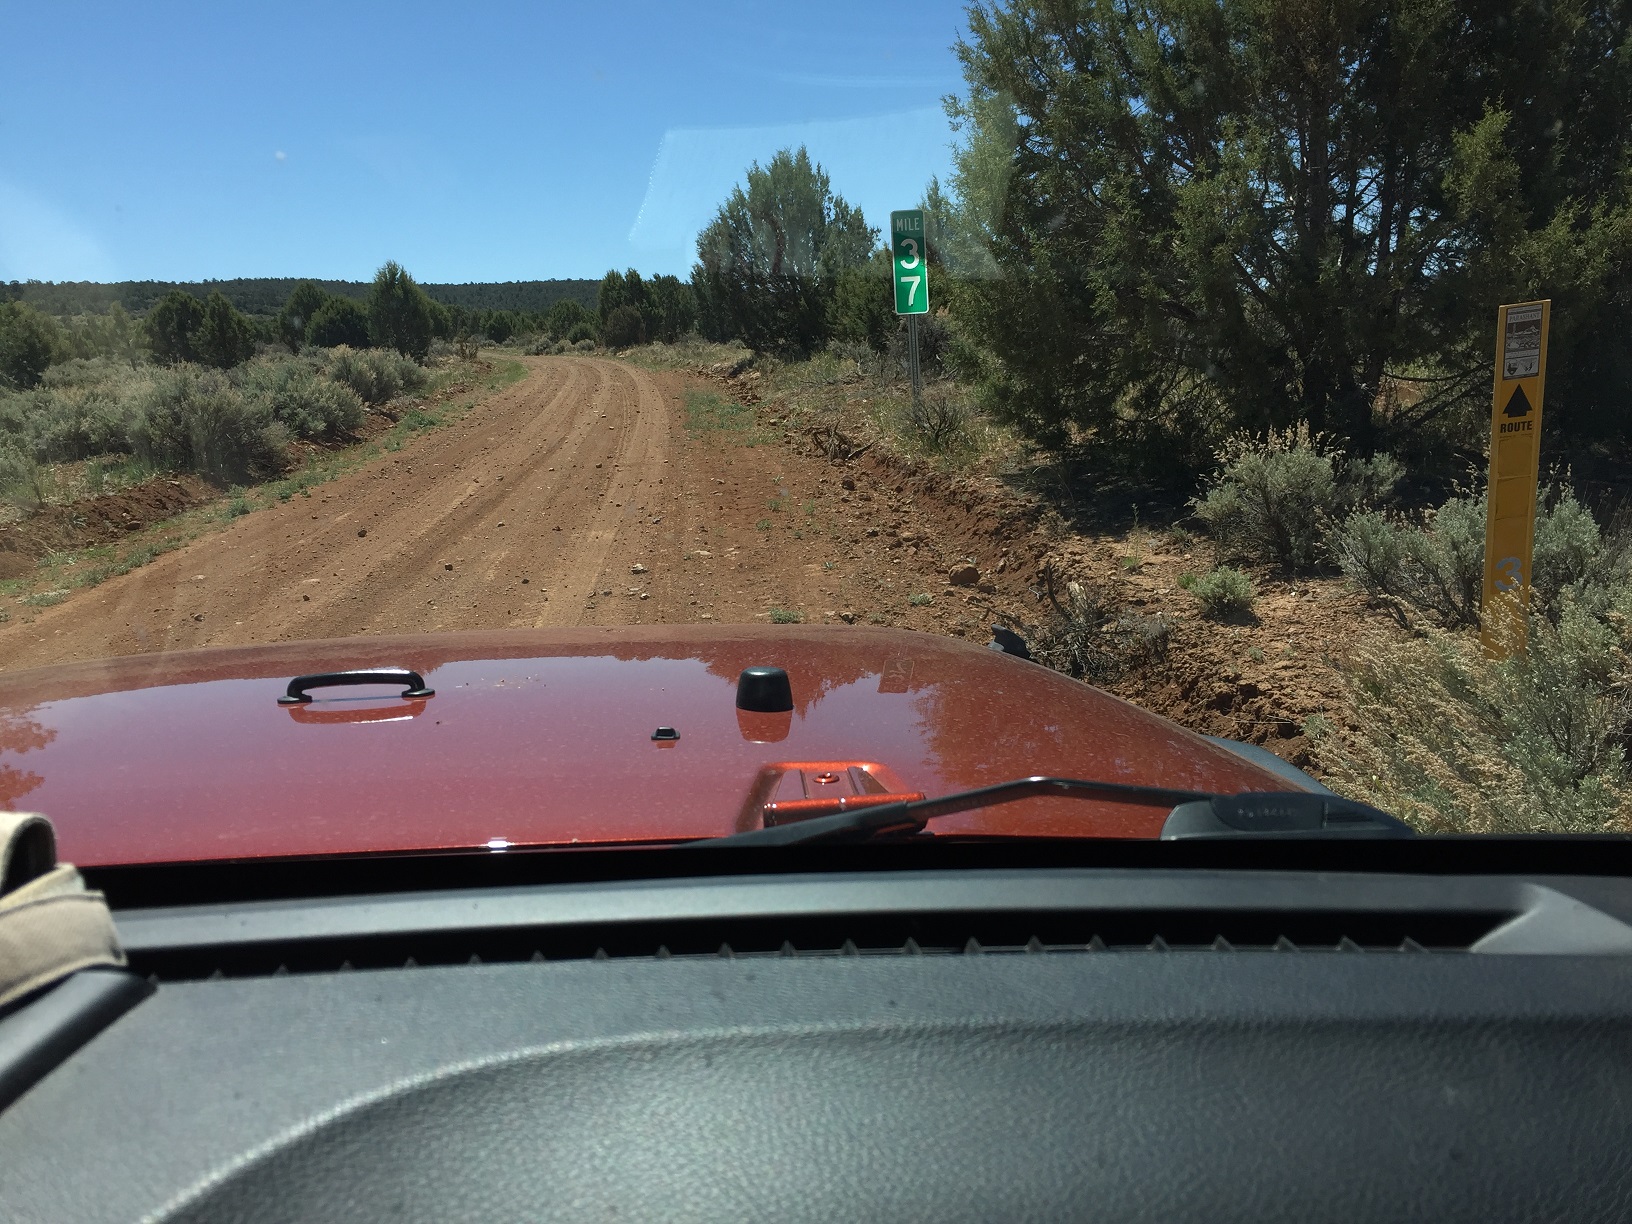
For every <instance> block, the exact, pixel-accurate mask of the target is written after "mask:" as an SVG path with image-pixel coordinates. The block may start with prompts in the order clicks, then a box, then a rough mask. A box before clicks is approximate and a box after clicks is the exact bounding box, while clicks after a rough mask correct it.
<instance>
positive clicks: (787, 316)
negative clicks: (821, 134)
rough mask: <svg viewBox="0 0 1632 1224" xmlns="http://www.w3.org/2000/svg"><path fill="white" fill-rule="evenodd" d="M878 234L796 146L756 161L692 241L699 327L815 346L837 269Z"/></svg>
mask: <svg viewBox="0 0 1632 1224" xmlns="http://www.w3.org/2000/svg"><path fill="white" fill-rule="evenodd" d="M877 241H878V231H877V230H876V229H872V228H870V227H869V226H868V225H867V222H866V219H865V218H864V217H863V216H862V214H861V210H860V209H858V208H854V207H852V206H851V205H850V204H848V203H847V202H846V201H845V200H844V198H843V197H842V196H836V195H834V194H833V189H832V183H831V181H830V180H829V178H828V175H827V172H826V171H825V170H823V169H822V168H821V166H819V165H816V164H814V163H812V162H811V160H810V155H809V154H808V153H807V152H806V151H805V150H804V149H803V148H801V149H799V150H798V151H797V152H795V151H793V150H788V149H784V150H783V151H781V152H780V153H778V154H777V155H776V156H775V157H773V158H772V159H771V162H770V164H769V165H768V166H764V167H761V166H760V165H759V164H758V163H757V162H756V163H755V164H754V165H753V166H751V167H749V170H748V175H747V183H746V189H744V188H743V187H738V188H735V189H734V190H733V191H732V193H731V195H730V197H729V198H728V199H727V200H726V202H725V203H724V204H722V205H721V206H720V209H719V212H718V213H717V214H716V216H715V218H714V220H713V221H712V222H710V224H709V225H708V227H707V228H706V229H704V230H703V232H702V233H701V234H700V235H698V238H697V265H696V267H695V268H693V270H692V277H691V283H692V289H693V292H694V293H695V294H696V297H697V306H698V316H699V319H700V320H701V321H702V323H703V325H704V329H705V334H709V335H711V336H712V337H713V338H715V339H728V338H731V337H740V338H741V339H742V340H744V341H746V342H747V343H748V344H749V345H750V346H752V347H753V348H755V349H760V350H765V351H782V352H792V353H808V352H810V351H811V350H812V349H815V348H819V347H820V346H821V345H822V344H823V343H825V342H826V339H827V335H828V314H829V306H830V303H831V300H832V297H833V292H834V286H835V284H836V283H837V280H838V277H839V274H840V273H841V272H842V271H843V270H844V269H845V268H850V267H855V266H858V265H860V264H862V263H865V262H866V260H867V258H868V256H869V255H870V254H871V253H872V250H873V246H874V244H875V243H876V242H877Z"/></svg>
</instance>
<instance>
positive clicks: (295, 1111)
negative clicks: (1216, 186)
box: [0, 839, 1632, 1224]
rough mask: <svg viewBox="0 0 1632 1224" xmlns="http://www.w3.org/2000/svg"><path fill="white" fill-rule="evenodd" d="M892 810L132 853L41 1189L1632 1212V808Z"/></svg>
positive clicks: (1064, 1213) (509, 1201)
mask: <svg viewBox="0 0 1632 1224" xmlns="http://www.w3.org/2000/svg"><path fill="white" fill-rule="evenodd" d="M925 840H933V839H925ZM885 849H886V848H885V847H870V846H863V847H854V848H851V849H850V850H849V851H846V852H840V851H837V850H835V851H832V852H829V853H828V854H826V855H825V856H818V862H819V865H820V867H821V869H820V870H811V869H801V868H808V867H809V866H810V865H811V863H812V859H811V856H809V855H806V856H802V857H798V856H782V857H776V856H772V857H769V858H767V857H764V856H759V857H754V858H751V859H741V860H736V859H733V861H732V862H730V863H729V864H727V865H723V866H717V865H715V864H713V863H708V864H706V865H704V866H702V867H699V866H698V863H697V862H696V861H695V860H696V859H697V857H698V856H697V855H692V856H691V860H692V861H690V862H688V864H687V870H688V872H689V871H699V872H701V874H685V875H679V874H668V875H665V874H663V873H664V872H665V871H673V870H675V869H674V868H672V867H667V866H664V861H663V860H662V859H661V858H660V857H659V855H658V854H654V855H652V856H651V857H650V858H649V859H644V860H641V863H642V864H643V870H644V872H645V878H612V877H613V876H614V874H615V873H616V872H617V871H619V870H621V869H622V867H628V866H630V865H631V864H633V863H635V860H634V859H632V858H630V857H628V856H627V855H625V856H624V857H623V858H622V859H620V860H616V861H615V862H614V863H613V866H611V867H606V866H605V863H604V861H601V860H596V861H597V862H601V866H595V867H593V869H585V868H586V864H590V863H591V860H594V859H595V856H593V855H590V856H585V857H584V858H581V859H579V860H578V861H577V862H576V863H575V864H574V870H573V871H572V872H571V873H570V874H572V875H573V876H574V877H576V878H561V873H560V872H559V871H558V870H556V867H555V864H556V863H559V861H560V856H559V855H557V856H554V858H553V861H552V863H551V865H550V867H549V869H548V870H547V871H545V872H544V875H546V876H553V878H534V877H539V872H538V871H536V870H532V866H530V865H528V864H520V863H517V862H516V861H514V860H515V859H518V858H520V857H522V856H512V862H510V863H508V864H504V865H503V868H502V870H498V871H497V874H494V871H493V870H490V869H489V867H488V866H486V865H484V864H483V863H482V862H479V861H473V862H471V863H468V864H465V865H463V866H461V867H459V868H458V869H457V870H451V869H450V870H447V871H441V870H439V869H438V865H437V864H434V863H427V862H424V861H421V862H419V863H417V864H414V865H413V871H414V873H415V874H413V876H412V878H411V879H409V878H407V877H393V876H392V875H391V873H392V872H393V871H395V870H397V868H396V867H393V866H392V865H390V864H373V865H371V866H370V867H369V869H368V870H366V871H365V870H354V872H353V875H354V877H355V878H356V879H357V880H358V882H359V884H360V886H361V889H360V891H357V892H355V893H351V894H347V893H344V892H340V891H335V890H334V889H333V887H332V884H331V879H339V878H341V876H340V875H339V874H337V873H338V871H339V869H338V868H336V867H334V866H333V865H332V864H331V865H328V866H326V867H323V868H321V869H318V868H313V869H311V870H307V871H304V872H303V871H299V870H297V869H295V868H293V867H291V868H290V869H289V870H288V871H286V872H285V873H284V875H283V876H281V877H280V876H277V875H276V873H274V874H273V876H270V877H266V882H264V883H263V886H262V887H259V888H257V887H245V886H244V880H245V878H247V877H240V878H237V879H234V880H231V881H228V883H227V884H221V883H220V877H219V873H217V874H216V875H215V876H213V877H212V874H211V872H210V870H209V869H208V868H203V867H200V868H176V869H174V870H173V871H172V872H171V874H170V875H169V876H163V875H162V873H161V874H160V875H159V876H155V875H154V874H153V873H151V872H149V873H146V874H145V875H143V874H142V873H130V872H127V873H126V874H124V875H121V874H120V872H119V871H113V872H104V873H103V875H102V878H101V879H93V881H92V882H93V883H94V884H100V885H101V886H102V887H104V888H105V889H106V890H107V891H108V894H109V897H110V901H111V902H112V903H113V905H114V907H115V918H116V921H117V923H118V926H119V930H120V933H121V937H122V939H123V941H124V943H125V946H126V949H127V952H128V954H129V957H130V962H131V967H130V970H129V971H128V972H118V971H105V970H97V971H85V972H82V973H80V974H77V975H75V976H74V977H72V978H69V979H68V980H67V981H65V982H64V983H62V984H61V985H59V986H57V987H55V988H53V989H52V990H50V991H48V992H46V993H45V994H44V995H41V996H39V997H38V998H36V999H33V1000H32V1001H30V1002H29V1003H28V1004H27V1005H26V1006H23V1007H21V1008H18V1009H16V1010H14V1011H12V1012H10V1013H7V1014H5V1015H3V1016H0V1104H3V1108H0V1204H3V1205H4V1206H3V1213H4V1218H5V1219H6V1220H8V1221H16V1222H18V1224H22V1222H34V1221H39V1222H42V1224H43V1222H45V1221H50V1222H52V1224H60V1222H61V1221H134V1220H162V1221H219V1220H232V1221H254V1222H263V1221H264V1222H268V1224H270V1222H272V1221H295V1220H334V1219H345V1220H358V1221H369V1220H381V1221H384V1220H391V1221H404V1220H426V1221H431V1220H435V1221H451V1220H498V1219H502V1220H512V1219H528V1220H549V1219H574V1220H578V1219H618V1220H627V1219H662V1220H691V1219H695V1220H710V1221H722V1220H739V1219H740V1220H750V1219H752V1220H764V1219H778V1220H807V1219H808V1220H832V1219H875V1218H893V1219H925V1220H931V1219H932V1220H936V1221H957V1220H992V1219H1003V1220H1071V1219H1093V1220H1101V1221H1104V1220H1130V1221H1131V1220H1162V1221H1175V1220H1198V1221H1199V1220H1213V1221H1216V1220H1233V1219H1240V1220H1248V1219H1250V1220H1255V1221H1269V1220H1287V1221H1294V1220H1295V1221H1313V1220H1343V1221H1363V1220H1399V1219H1402V1218H1422V1219H1435V1220H1470V1221H1473V1220H1477V1221H1492V1220H1535V1219H1540V1218H1569V1219H1572V1220H1599V1219H1601V1220H1612V1219H1614V1220H1624V1219H1626V1218H1628V1216H1629V1215H1632V1179H1629V1178H1628V1176H1627V1174H1628V1171H1629V1169H1632V1158H1629V1157H1628V1155H1627V1153H1628V1152H1629V1151H1632V1122H1629V1121H1628V1118H1627V1111H1626V1109H1625V1102H1626V1101H1627V1100H1629V1099H1632V883H1629V882H1628V880H1627V879H1626V878H1624V877H1623V876H1622V875H1619V874H1604V873H1606V872H1612V871H1616V870H1618V868H1617V866H1616V863H1617V861H1618V860H1619V859H1620V858H1624V857H1625V856H1624V853H1623V851H1624V847H1622V846H1619V845H1617V846H1616V847H1614V848H1613V852H1612V853H1609V854H1608V855H1607V857H1606V854H1605V853H1604V852H1603V851H1602V850H1598V851H1595V852H1593V853H1591V854H1580V853H1577V852H1575V851H1570V852H1565V851H1558V850H1554V851H1548V852H1545V853H1543V852H1532V853H1531V855H1530V857H1531V858H1532V859H1533V860H1534V861H1536V862H1537V863H1538V864H1539V865H1540V866H1542V867H1544V868H1545V867H1548V866H1549V865H1550V866H1551V867H1552V868H1554V870H1551V871H1549V870H1542V871H1537V872H1533V873H1531V872H1522V871H1512V870H1503V871H1470V870H1466V869H1463V870H1455V871H1444V870H1430V869H1429V868H1431V867H1434V866H1435V860H1434V858H1433V855H1434V853H1435V852H1434V851H1431V850H1424V849H1422V848H1421V847H1407V848H1405V849H1403V850H1402V849H1399V848H1397V847H1367V848H1364V849H1360V848H1358V847H1341V846H1339V847H1332V846H1330V845H1328V846H1326V847H1322V848H1319V849H1318V850H1314V851H1311V852H1310V853H1311V854H1315V855H1316V856H1317V858H1318V859H1319V861H1315V860H1310V861H1308V862H1306V863H1304V865H1302V866H1296V865H1289V863H1290V861H1291V860H1296V859H1297V858H1298V855H1299V853H1300V852H1299V851H1297V850H1295V849H1289V848H1287V847H1286V846H1284V845H1283V846H1281V847H1277V848H1275V849H1274V850H1273V851H1264V852H1262V853H1260V854H1259V856H1258V857H1259V858H1260V860H1261V859H1262V857H1263V853H1272V854H1273V855H1275V856H1276V861H1275V863H1274V865H1273V866H1268V867H1266V866H1264V865H1263V864H1262V862H1260V863H1259V864H1258V865H1254V864H1253V861H1252V860H1253V856H1252V855H1251V854H1245V855H1243V854H1236V855H1235V857H1236V858H1237V859H1238V860H1240V861H1239V862H1238V863H1237V864H1236V865H1233V866H1229V867H1225V868H1219V867H1202V866H1198V865H1196V864H1197V862H1198V861H1199V859H1198V856H1197V852H1196V851H1195V850H1194V848H1191V849H1190V850H1188V851H1181V850H1171V851H1167V850H1162V849H1161V848H1147V849H1144V850H1140V851H1138V852H1137V853H1138V855H1139V856H1142V861H1141V862H1140V863H1139V865H1137V866H1131V865H1127V864H1125V863H1123V864H1114V863H1113V864H1109V865H1108V864H1107V861H1106V854H1105V853H1104V852H1103V851H1101V852H1099V853H1097V854H1096V853H1094V852H1091V851H1087V850H1083V851H1077V852H1071V851H1062V850H1054V849H1050V848H1048V847H1041V846H1039V847H1029V848H1025V849H1024V850H1014V849H1011V848H1007V847H1004V848H998V847H988V848H985V849H984V850H983V849H982V847H980V846H979V845H975V846H966V847H963V848H961V850H960V851H959V856H960V857H959V862H958V863H957V865H956V866H955V867H954V866H951V865H949V864H948V861H947V857H946V854H945V853H940V852H934V853H932V852H928V851H924V852H917V851H899V852H897V851H893V850H892V851H891V852H889V853H880V852H881V851H884V850H885ZM660 853H661V852H660ZM668 854H669V858H668V860H667V862H668V863H670V864H672V862H673V859H674V855H673V853H672V852H668ZM1345 854H1348V855H1349V856H1350V857H1351V858H1355V857H1358V858H1361V859H1369V860H1370V862H1369V864H1368V869H1367V870H1363V871H1361V870H1350V871H1343V870H1335V869H1333V868H1332V866H1331V864H1332V863H1335V862H1338V861H1341V856H1343V855H1345ZM1164 855H1165V856H1166V857H1165V859H1164ZM1391 855H1392V856H1394V858H1393V859H1392V865H1393V866H1395V867H1396V868H1403V869H1400V870H1393V871H1380V870H1377V869H1376V866H1377V864H1378V863H1387V862H1389V861H1390V860H1389V858H1388V856H1391ZM1401 855H1404V856H1406V857H1405V858H1400V857H1399V856H1401ZM1413 855H1415V856H1416V857H1415V858H1414V859H1413V858H1411V857H1410V856H1413ZM1425 855H1426V856H1427V857H1426V858H1425V857H1424V856H1425ZM721 857H722V858H729V857H731V856H728V855H722V856H721ZM1113 857H1114V856H1113ZM1226 857H1229V856H1226ZM1512 857H1513V856H1512V855H1509V858H1512ZM1073 858H1075V859H1077V860H1080V861H1076V862H1073V861H1072V860H1073ZM1441 858H1445V856H1444V855H1441ZM1096 859H1097V860H1098V861H1097V863H1096V862H1095V861H1094V860H1096ZM983 860H984V861H985V865H981V863H982V861H983ZM606 861H611V860H606ZM1050 861H1052V865H1043V864H1047V863H1049V862H1050ZM1446 861H1449V860H1448V859H1447V860H1446ZM618 864H621V865H622V867H619V866H618ZM652 864H656V865H655V866H653V865H652ZM1593 864H1595V865H1596V870H1597V872H1598V874H1594V873H1592V872H1590V871H1588V870H1586V868H1587V867H1588V866H1589V865H1593ZM1475 865H1477V864H1475ZM353 866H354V867H356V866H357V865H353ZM1560 866H1563V867H1566V868H1569V869H1568V870H1563V871H1560V870H1557V868H1559V867H1560ZM121 870H122V869H121ZM494 870H497V869H494ZM325 872H328V873H329V874H328V875H325V874H324V873H325ZM484 872H485V873H487V874H485V875H484ZM370 873H372V874H370ZM597 876H599V877H601V878H596V877H597ZM212 879H214V880H215V881H216V882H215V883H213V884H212V883H211V880H212ZM280 880H281V881H282V883H280V882H279V881H280ZM189 881H191V883H189ZM289 881H304V883H301V884H300V885H299V886H294V887H291V886H289ZM427 882H434V883H435V884H436V886H433V887H421V888H405V887H401V885H403V884H405V883H421V884H423V883H427ZM388 885H395V886H388ZM229 886H230V891H232V892H233V893H234V894H235V896H234V898H233V899H222V898H221V897H220V896H217V895H214V893H212V889H214V890H215V891H216V892H219V891H221V890H222V889H227V888H229ZM161 893H163V894H169V895H173V896H176V897H179V898H181V900H182V903H180V904H169V905H156V904H148V903H147V902H149V901H151V900H153V899H154V895H157V894H161ZM257 894H259V895H257ZM296 894H299V895H296Z"/></svg>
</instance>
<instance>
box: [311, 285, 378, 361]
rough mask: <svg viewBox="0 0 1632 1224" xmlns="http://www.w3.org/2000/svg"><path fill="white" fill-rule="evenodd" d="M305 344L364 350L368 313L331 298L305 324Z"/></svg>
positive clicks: (346, 299) (350, 302)
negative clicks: (345, 346) (342, 346)
mask: <svg viewBox="0 0 1632 1224" xmlns="http://www.w3.org/2000/svg"><path fill="white" fill-rule="evenodd" d="M305 340H306V343H307V344H311V345H315V346H316V347H318V348H336V347H338V346H339V345H342V344H344V345H348V346H350V347H351V348H358V349H366V348H367V347H368V312H367V311H365V310H364V309H363V308H362V307H361V306H359V305H358V304H357V303H356V302H354V301H352V300H351V299H350V298H343V297H331V298H330V299H329V300H328V301H326V302H324V303H323V305H321V306H319V307H318V308H317V310H316V311H315V312H314V313H313V314H312V317H311V318H310V319H309V320H308V321H307V323H306V333H305Z"/></svg>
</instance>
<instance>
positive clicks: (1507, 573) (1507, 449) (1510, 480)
mask: <svg viewBox="0 0 1632 1224" xmlns="http://www.w3.org/2000/svg"><path fill="white" fill-rule="evenodd" d="M1551 314H1552V302H1551V301H1543V302H1520V303H1517V304H1515V305H1512V306H1501V307H1498V308H1497V311H1496V385H1495V390H1494V392H1493V393H1492V395H1491V402H1490V484H1489V485H1488V486H1487V487H1488V490H1489V496H1488V497H1487V498H1486V503H1487V505H1486V510H1485V596H1484V603H1483V614H1482V616H1481V630H1480V636H1481V637H1482V639H1483V641H1484V644H1485V649H1486V650H1487V651H1489V652H1490V653H1491V654H1493V655H1497V656H1505V655H1508V654H1511V653H1512V652H1514V651H1516V650H1522V649H1524V644H1525V616H1524V613H1525V609H1526V608H1528V607H1529V605H1530V554H1531V548H1532V545H1533V543H1534V539H1535V533H1536V481H1537V476H1538V474H1539V472H1540V449H1541V398H1542V389H1543V384H1544V382H1545V380H1546V377H1547V324H1548V321H1549V319H1550V317H1551Z"/></svg>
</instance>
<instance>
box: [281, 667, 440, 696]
mask: <svg viewBox="0 0 1632 1224" xmlns="http://www.w3.org/2000/svg"><path fill="white" fill-rule="evenodd" d="M342 684H401V685H405V686H406V687H405V689H404V690H403V692H402V693H401V694H400V696H403V697H435V696H436V690H435V689H429V688H426V687H425V677H424V676H422V675H420V674H419V673H418V672H417V671H409V670H408V669H407V668H406V667H370V668H363V669H362V670H360V671H342V672H316V673H314V674H313V675H310V676H296V677H295V678H294V679H293V680H291V681H289V691H288V692H287V693H285V694H284V695H283V696H282V697H279V698H278V704H279V705H305V704H306V703H307V702H308V701H310V700H311V699H312V695H311V692H310V691H309V690H311V689H317V688H335V687H337V686H339V685H342Z"/></svg>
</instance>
